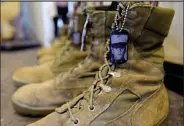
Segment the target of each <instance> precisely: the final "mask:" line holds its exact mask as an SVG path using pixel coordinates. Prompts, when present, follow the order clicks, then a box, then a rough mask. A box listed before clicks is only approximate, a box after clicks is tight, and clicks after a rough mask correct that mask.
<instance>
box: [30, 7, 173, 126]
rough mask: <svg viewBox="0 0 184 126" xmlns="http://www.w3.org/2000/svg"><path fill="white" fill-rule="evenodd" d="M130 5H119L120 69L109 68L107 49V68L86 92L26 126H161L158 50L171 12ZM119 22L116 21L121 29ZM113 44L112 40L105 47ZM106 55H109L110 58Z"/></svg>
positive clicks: (164, 104)
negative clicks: (122, 15)
mask: <svg viewBox="0 0 184 126" xmlns="http://www.w3.org/2000/svg"><path fill="white" fill-rule="evenodd" d="M132 4H133V3H132ZM132 4H130V3H128V5H127V4H124V3H120V4H119V7H120V9H121V8H122V9H123V11H125V13H127V16H125V17H126V21H125V23H124V27H123V29H124V30H125V29H127V31H128V34H129V35H128V36H129V37H128V43H127V45H126V44H125V43H124V42H126V41H121V42H123V43H124V46H123V47H124V48H122V49H123V50H124V49H126V48H125V47H127V48H128V54H127V53H126V52H124V53H122V54H123V56H125V57H124V58H123V61H124V63H123V62H122V63H121V64H119V63H120V61H121V60H120V59H118V57H116V56H115V57H116V58H115V61H116V62H115V63H116V65H114V61H113V59H111V58H112V57H111V55H110V56H109V50H110V48H109V47H108V49H107V54H106V56H109V57H110V58H105V62H106V63H105V64H104V65H102V66H101V67H100V70H99V73H98V74H97V76H96V79H95V80H94V82H93V83H92V85H91V87H90V88H89V89H88V90H87V91H84V92H83V93H82V94H80V95H79V96H77V97H75V98H74V99H72V100H71V101H70V102H68V103H66V104H64V105H63V106H61V107H60V108H57V109H56V110H55V112H53V113H51V114H49V115H48V116H46V117H44V118H43V119H41V120H39V121H37V122H35V123H33V124H30V125H29V126H50V125H54V126H73V125H78V126H79V125H80V126H89V125H90V126H101V125H103V126H104V125H105V126H159V125H161V123H162V122H163V121H164V119H165V118H166V117H167V114H168V95H167V91H166V88H165V87H164V84H163V79H164V78H163V77H164V69H163V61H164V53H163V46H162V44H163V41H164V38H165V37H166V36H167V34H168V31H169V28H170V25H171V22H172V18H173V15H174V11H173V10H171V9H166V8H160V7H152V6H150V5H144V4H143V3H140V4H138V3H137V4H135V3H134V4H133V5H132ZM124 9H126V10H127V11H126V10H124ZM125 15H126V14H125ZM123 19H124V18H123V17H118V18H116V20H120V21H121V23H122V24H123V21H122V20H123ZM118 25H119V23H117V26H118ZM118 30H121V29H120V28H118ZM121 35H122V34H121ZM123 36H124V37H123V38H124V39H123V40H126V39H127V34H126V33H125V32H124V34H123ZM121 37H122V36H121ZM125 38H126V39H125ZM115 40H119V39H115ZM113 41H114V39H113V36H111V41H110V44H112V43H111V42H113ZM116 42H118V41H115V42H114V43H116ZM117 44H120V43H117ZM111 46H112V45H111ZM111 51H112V49H111ZM111 51H110V54H115V53H111ZM126 54H127V55H128V60H127V57H126V56H127V55H126ZM121 58H122V57H121ZM109 60H110V61H111V62H110V61H109ZM117 61H118V62H117ZM112 62H113V63H112Z"/></svg>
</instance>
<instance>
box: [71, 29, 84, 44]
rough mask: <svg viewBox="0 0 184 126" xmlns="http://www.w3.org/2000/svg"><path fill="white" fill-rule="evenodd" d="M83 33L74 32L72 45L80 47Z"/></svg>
mask: <svg viewBox="0 0 184 126" xmlns="http://www.w3.org/2000/svg"><path fill="white" fill-rule="evenodd" d="M81 35H82V33H81V32H79V31H78V32H72V43H73V44H74V45H79V44H80V43H81Z"/></svg>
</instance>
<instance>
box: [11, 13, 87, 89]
mask: <svg viewBox="0 0 184 126" xmlns="http://www.w3.org/2000/svg"><path fill="white" fill-rule="evenodd" d="M80 15H81V16H80V18H77V19H78V20H79V21H78V22H80V23H79V25H77V24H76V30H77V31H78V32H79V33H80V32H82V29H83V25H84V22H85V17H84V16H83V14H80ZM79 37H80V36H79ZM78 41H79V42H78V44H76V42H75V41H72V42H70V41H68V42H67V45H66V46H65V49H62V50H61V52H60V53H59V55H58V56H57V57H56V58H55V60H54V61H53V60H52V61H49V62H47V63H44V64H41V65H35V66H29V67H22V68H19V69H17V70H16V71H15V72H14V74H13V77H12V78H13V80H15V81H16V82H17V83H15V84H16V86H22V85H24V84H28V83H40V82H43V81H46V80H49V79H52V78H53V77H55V76H56V75H57V74H59V73H61V72H66V71H68V70H69V68H71V67H72V66H74V65H76V64H77V63H79V62H80V61H82V60H84V58H85V57H86V56H87V55H88V54H89V49H86V50H85V51H80V40H78ZM86 45H87V46H86V47H89V43H87V44H86ZM58 64H60V65H59V66H58ZM58 67H59V68H58ZM54 69H57V72H55V71H54Z"/></svg>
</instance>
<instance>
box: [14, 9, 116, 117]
mask: <svg viewBox="0 0 184 126" xmlns="http://www.w3.org/2000/svg"><path fill="white" fill-rule="evenodd" d="M87 15H89V22H88V23H89V24H90V25H91V28H90V29H88V32H92V31H93V33H91V35H90V36H91V38H93V40H92V41H91V44H92V47H91V53H90V55H89V56H88V57H87V58H86V59H85V60H84V61H82V62H81V63H79V64H78V65H77V66H76V67H74V68H73V69H72V70H70V71H69V72H66V73H65V74H60V75H58V76H57V77H56V78H54V79H52V80H48V81H46V82H43V83H39V84H29V85H26V86H23V87H21V88H19V89H18V90H17V91H16V92H15V93H14V94H13V96H12V102H13V106H14V108H15V110H16V111H17V112H18V113H21V114H26V115H34V116H36V115H46V114H49V113H50V112H53V111H54V110H55V108H57V107H58V106H61V105H62V104H64V103H65V102H67V101H69V100H71V99H72V98H73V97H75V96H77V95H79V94H80V93H81V92H82V91H84V90H86V89H87V88H88V87H89V85H90V84H91V82H92V81H93V79H94V77H95V74H96V72H97V71H98V69H99V67H100V66H101V65H102V64H103V63H104V62H103V56H104V51H105V42H106V40H107V36H109V33H110V31H111V24H112V22H113V20H114V17H115V11H95V10H92V9H90V10H89V12H88V13H87ZM99 19H100V20H99ZM32 94H34V95H32ZM37 101H39V102H37Z"/></svg>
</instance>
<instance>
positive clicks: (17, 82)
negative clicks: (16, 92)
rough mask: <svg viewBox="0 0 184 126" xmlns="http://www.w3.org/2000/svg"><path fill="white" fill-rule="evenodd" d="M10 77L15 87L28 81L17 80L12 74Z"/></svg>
mask: <svg viewBox="0 0 184 126" xmlns="http://www.w3.org/2000/svg"><path fill="white" fill-rule="evenodd" d="M12 79H13V80H14V81H15V82H14V85H15V87H21V86H24V85H26V84H28V83H29V82H25V81H22V80H19V79H17V78H16V77H14V76H13V77H12Z"/></svg>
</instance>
